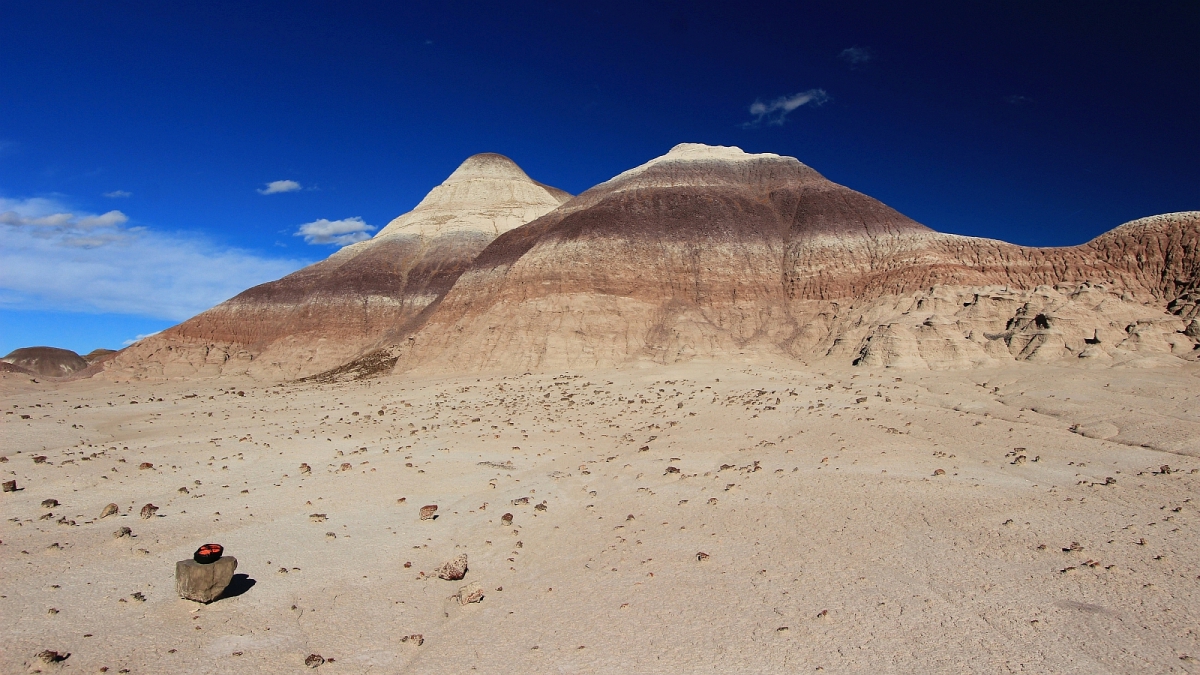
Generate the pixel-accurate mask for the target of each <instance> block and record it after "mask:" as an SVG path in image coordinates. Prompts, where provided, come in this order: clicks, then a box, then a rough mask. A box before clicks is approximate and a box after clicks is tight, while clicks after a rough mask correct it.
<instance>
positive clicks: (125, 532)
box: [113, 527, 133, 539]
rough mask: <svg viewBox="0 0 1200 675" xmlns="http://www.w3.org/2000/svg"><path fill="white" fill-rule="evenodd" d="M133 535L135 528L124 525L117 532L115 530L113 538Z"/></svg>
mask: <svg viewBox="0 0 1200 675" xmlns="http://www.w3.org/2000/svg"><path fill="white" fill-rule="evenodd" d="M132 536H133V530H131V529H129V528H128V527H122V528H121V529H119V530H117V531H116V532H113V539H120V538H122V537H132Z"/></svg>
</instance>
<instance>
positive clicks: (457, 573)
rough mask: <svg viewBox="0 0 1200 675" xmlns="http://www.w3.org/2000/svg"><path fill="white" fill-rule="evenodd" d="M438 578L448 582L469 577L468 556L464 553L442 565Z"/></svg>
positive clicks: (438, 570) (438, 569)
mask: <svg viewBox="0 0 1200 675" xmlns="http://www.w3.org/2000/svg"><path fill="white" fill-rule="evenodd" d="M437 576H438V578H439V579H445V580H447V581H458V580H459V579H462V578H463V577H465V576H467V554H466V553H463V554H462V555H460V556H458V557H457V558H455V559H454V560H447V561H446V562H444V563H442V566H441V567H439V568H437Z"/></svg>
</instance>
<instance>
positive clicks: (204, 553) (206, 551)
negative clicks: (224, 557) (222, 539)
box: [192, 544, 225, 565]
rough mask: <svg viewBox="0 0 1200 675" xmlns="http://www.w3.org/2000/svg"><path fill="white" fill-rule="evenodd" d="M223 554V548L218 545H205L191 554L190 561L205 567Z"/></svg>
mask: <svg viewBox="0 0 1200 675" xmlns="http://www.w3.org/2000/svg"><path fill="white" fill-rule="evenodd" d="M224 552H225V547H224V546H221V545H220V544H205V545H203V546H201V547H200V548H198V549H196V552H195V553H194V554H192V559H193V560H195V561H196V562H198V563H200V564H201V565H207V564H208V563H213V562H216V561H218V560H220V559H221V554H222V553H224Z"/></svg>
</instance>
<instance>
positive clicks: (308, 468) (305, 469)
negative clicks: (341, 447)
mask: <svg viewBox="0 0 1200 675" xmlns="http://www.w3.org/2000/svg"><path fill="white" fill-rule="evenodd" d="M300 473H312V467H311V466H309V465H308V462H304V463H303V464H301V465H300ZM314 656H315V654H314Z"/></svg>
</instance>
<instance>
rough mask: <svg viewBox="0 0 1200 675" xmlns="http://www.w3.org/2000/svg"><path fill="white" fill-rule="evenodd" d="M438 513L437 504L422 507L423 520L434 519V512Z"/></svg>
mask: <svg viewBox="0 0 1200 675" xmlns="http://www.w3.org/2000/svg"><path fill="white" fill-rule="evenodd" d="M435 513H437V504H427V505H425V506H422V507H421V520H433V517H434V516H433V514H435Z"/></svg>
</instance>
